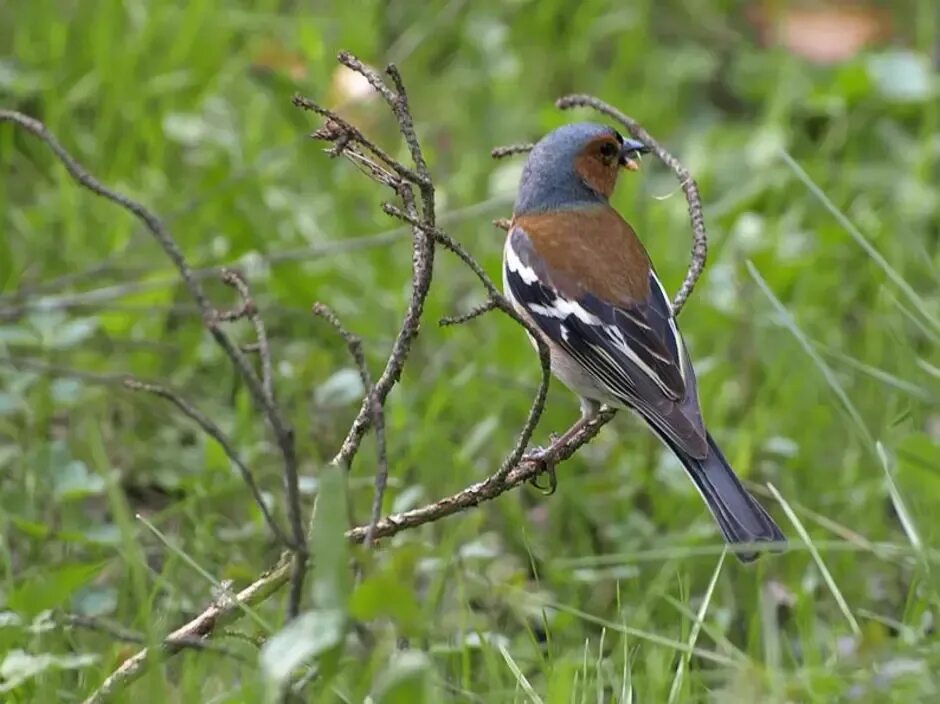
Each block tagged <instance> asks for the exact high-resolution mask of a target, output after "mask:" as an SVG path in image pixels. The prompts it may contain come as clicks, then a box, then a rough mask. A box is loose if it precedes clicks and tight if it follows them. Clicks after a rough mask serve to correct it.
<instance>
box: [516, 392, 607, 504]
mask: <svg viewBox="0 0 940 704" xmlns="http://www.w3.org/2000/svg"><path fill="white" fill-rule="evenodd" d="M598 410H600V404H599V403H597V401H592V400H591V399H586V398H582V399H581V417H580V418H579V419H578V420H577V421H576V422H575V423H574V425H572V426H571V427H570V428H568V430H566V431H565V432H564V433H562V435H561V437H558V436H556V435H555V434H554V433H553V434H552V436H551V444H550V445H549V446H548V447H535V448H532V449H531V450H530V451H529V452H527V453H525V455H523V456H522V459H524V460H528V461H530V462H539V463H541V464H542V465H544V466H545V472H546V473H547V474H548V486H542V485H541V484H539V483H538V481H537V480H536V478H535V477H533V478H532V485H533V486H534V487H535V488H537V489H541V490H542V492H543V493H544V494H545V495H546V496H551V495H552V494H554V493H555V489H556V487H557V486H558V478H557V477H556V476H555V465H556V464H557V463H558V451H559V450H560V449H561V448H562V447H564V446H565V445H567V444H568V441H569V440H571V438H573V437H574V436H575V435H577V434H578V433H579V432H581V430H582V429H583V428H584V426H586V425H587V424H588V423H590V422H591V421H592V420H594V419H595V418H597V412H598Z"/></svg>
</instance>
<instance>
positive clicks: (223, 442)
mask: <svg viewBox="0 0 940 704" xmlns="http://www.w3.org/2000/svg"><path fill="white" fill-rule="evenodd" d="M123 384H124V386H125V387H126V388H128V389H131V390H132V391H145V392H147V393H148V394H153V395H154V396H159V397H160V398H162V399H165V400H167V401H169V402H170V403H172V404H173V405H174V406H176V408H177V409H179V411H180V412H181V413H182V414H183V415H184V416H186V417H187V418H189V419H190V420H191V421H192V422H193V423H195V424H196V425H198V426H199V427H200V428H201V429H202V431H203V432H204V433H205V434H206V435H208V436H209V437H210V438H212V439H213V440H215V441H216V442H217V443H219V446H220V447H221V448H222V451H223V452H224V453H225V456H226V457H228V458H229V461H230V462H231V463H232V464H234V465H235V467H236V469H238V472H239V474H241V475H242V480H243V481H244V482H245V485H246V486H247V487H248V490H249V491H250V492H251V496H252V498H253V499H254V500H255V503H256V504H257V505H258V508H259V509H261V515H262V516H264V520H265V522H266V523H267V524H268V527H269V528H270V529H271V532H272V533H274V536H275V537H276V538H277V539H278V541H280V543H281V544H282V545H284V546H285V547H287V548H289V549H291V550H293V549H295V548H296V546H295V545H294V542H293V540H292V539H291V538H289V537H288V536H287V534H286V533H285V532H284V531H283V530H282V529H281V526H279V525H278V523H277V520H275V518H274V516H273V515H271V511H270V510H269V509H268V504H267V502H266V501H265V500H264V497H263V496H262V495H261V489H259V488H258V484H257V482H255V477H254V475H253V474H252V473H251V470H250V469H249V468H248V465H247V464H245V461H244V460H243V459H242V457H241V455H240V454H239V453H238V450H236V449H235V446H234V444H233V443H232V441H231V440H230V439H229V437H228V436H227V435H226V434H225V433H224V432H222V429H221V428H220V427H219V426H218V425H216V423H215V421H213V420H212V419H211V418H210V417H209V416H207V415H206V414H205V413H203V412H202V411H200V410H199V409H198V408H196V407H195V406H194V405H193V404H191V403H190V402H189V401H187V400H186V399H184V398H183V397H182V396H180V395H179V394H178V393H176V392H175V391H173V390H172V389H168V388H167V387H165V386H160V385H159V384H151V383H148V382H145V381H140V380H138V379H131V378H126V377H125V378H124V380H123Z"/></svg>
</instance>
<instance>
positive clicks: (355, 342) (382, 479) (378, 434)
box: [313, 303, 388, 548]
mask: <svg viewBox="0 0 940 704" xmlns="http://www.w3.org/2000/svg"><path fill="white" fill-rule="evenodd" d="M313 312H314V314H316V315H319V316H320V317H321V318H323V319H324V320H326V321H327V322H328V323H330V325H332V326H333V327H334V328H336V331H337V332H338V333H339V334H340V337H342V338H343V340H344V341H345V342H346V347H347V348H348V349H349V353H350V354H351V355H352V358H353V361H355V363H356V368H357V369H358V370H359V378H360V379H361V380H362V388H363V389H364V390H365V395H366V398H367V399H368V400H369V403H370V409H371V412H372V425H373V427H374V428H375V445H376V452H377V455H378V457H377V465H376V470H375V496H374V498H373V500H372V518H371V520H370V521H369V528H368V530H367V531H366V538H365V544H366V547H368V548H371V547H372V540H373V535H374V533H375V527H376V525H377V524H378V522H379V517H380V516H381V515H382V499H383V498H384V497H385V488H386V486H387V485H388V451H387V449H386V443H385V409H384V408H382V403H381V402H380V401H379V398H378V396H377V395H376V393H375V385H374V384H373V383H372V375H371V374H370V373H369V367H368V366H367V365H366V358H365V354H364V353H363V351H362V340H360V339H359V338H358V337H357V336H356V335H353V334H352V333H351V332H349V330H347V329H346V328H345V327H344V326H343V324H342V323H341V322H340V320H339V318H338V317H337V315H336V313H334V312H333V311H332V310H331V309H330V308H329V307H328V306H326V305H325V304H323V303H316V304H314V306H313Z"/></svg>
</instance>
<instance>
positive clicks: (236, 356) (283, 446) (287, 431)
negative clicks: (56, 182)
mask: <svg viewBox="0 0 940 704" xmlns="http://www.w3.org/2000/svg"><path fill="white" fill-rule="evenodd" d="M0 122H12V123H14V124H16V125H17V126H19V127H22V128H23V129H25V130H26V131H28V132H30V133H31V134H33V135H35V136H36V137H38V138H39V139H40V140H42V141H43V142H44V143H45V144H46V145H47V146H48V147H49V148H50V149H51V150H52V152H53V153H54V154H55V155H56V157H58V159H59V161H61V162H62V164H63V165H64V166H65V168H66V170H67V171H68V173H69V175H70V176H71V177H72V178H73V179H74V180H75V181H76V182H77V183H78V184H79V185H81V186H83V187H84V188H86V189H88V190H89V191H91V192H92V193H94V194H96V195H98V196H101V197H102V198H105V199H106V200H109V201H111V202H112V203H115V204H116V205H118V206H120V207H121V208H123V209H125V210H127V211H128V212H130V213H131V214H133V215H134V216H135V217H136V218H137V219H138V220H140V221H141V223H143V225H144V226H145V227H146V228H147V231H148V232H150V234H151V235H152V236H153V238H154V239H155V240H156V241H157V243H158V244H159V245H160V247H161V248H162V249H163V251H164V252H165V253H166V255H167V256H168V257H169V258H170V261H172V262H173V265H174V266H175V267H176V269H177V271H178V272H179V275H180V277H181V278H182V279H183V283H184V284H185V285H186V288H187V290H188V291H189V294H190V296H191V297H192V299H193V300H194V301H195V302H196V304H197V305H198V306H199V310H200V312H201V314H202V318H203V323H204V324H205V326H206V329H207V330H208V331H209V333H210V334H211V335H212V337H213V339H214V340H215V342H216V344H217V345H218V346H219V347H220V348H221V349H222V351H223V352H224V353H225V355H226V356H227V357H228V358H229V359H230V360H231V362H232V364H233V365H234V366H235V368H236V370H237V371H238V373H239V375H240V376H241V377H242V379H243V380H244V382H245V385H246V386H247V388H248V391H249V393H250V394H251V397H252V399H253V400H254V402H255V405H256V406H257V407H258V408H259V410H260V411H261V413H262V414H263V415H264V417H265V419H266V420H267V422H268V425H269V426H270V427H271V430H272V432H273V434H274V437H275V441H276V442H277V445H278V448H279V450H280V452H281V456H282V458H283V463H284V483H285V486H286V487H287V490H286V494H287V515H288V519H289V521H290V525H291V532H292V534H293V541H292V542H293V545H294V546H295V548H294V549H295V558H296V561H297V565H296V567H297V569H296V573H297V575H298V577H297V579H298V581H300V580H302V579H303V575H304V574H305V571H306V569H305V565H306V558H307V550H306V534H305V533H304V529H303V518H302V515H301V508H300V490H299V488H298V481H297V455H296V448H295V445H294V431H293V428H291V427H290V425H289V424H288V423H287V421H286V420H285V419H284V417H283V415H282V414H281V410H280V408H279V407H278V406H277V404H276V403H275V402H274V400H273V398H271V397H270V396H269V395H268V394H267V393H266V391H265V388H264V384H263V383H262V380H261V379H260V378H259V377H258V375H257V374H256V373H255V371H254V369H253V368H252V365H251V362H250V361H249V360H248V358H247V357H246V356H245V354H244V353H243V352H242V351H241V350H240V349H239V348H238V346H237V345H236V344H235V343H234V342H233V341H232V339H231V338H230V337H229V336H228V335H227V334H226V333H225V331H224V330H223V329H222V328H221V326H220V320H219V316H218V311H216V310H215V308H214V307H213V305H212V303H211V302H210V300H209V298H208V296H207V295H206V293H205V290H204V289H203V287H202V284H201V283H200V280H199V278H198V277H197V276H196V275H195V274H194V272H193V269H192V267H190V265H189V262H187V260H186V257H185V256H184V255H183V252H182V250H181V249H180V247H179V245H178V244H177V243H176V240H175V239H174V238H173V236H172V235H171V234H170V231H169V230H168V229H167V228H166V226H165V225H164V224H163V222H162V221H161V220H160V218H158V217H157V216H156V215H154V214H153V213H152V212H150V210H148V209H147V208H145V207H144V206H143V205H141V204H140V203H138V202H137V201H136V200H134V199H133V198H130V197H128V196H125V195H124V194H122V193H118V192H117V191H114V190H112V189H110V188H108V187H107V186H105V185H104V184H103V183H101V182H100V181H98V179H96V178H95V177H94V176H92V175H91V174H90V173H89V172H88V171H87V170H86V169H85V168H84V167H83V166H82V165H81V164H79V163H78V162H77V161H76V160H75V159H74V158H73V157H72V156H71V154H69V153H68V151H66V149H65V148H64V147H63V146H62V145H61V144H60V143H59V141H58V140H57V139H56V137H55V135H53V134H52V133H51V132H49V130H47V129H46V127H45V125H43V124H42V123H41V122H40V121H38V120H36V119H34V118H32V117H29V116H27V115H23V114H22V113H19V112H15V111H12V110H0ZM296 591H297V593H298V594H299V593H300V591H301V589H300V585H299V584H298V585H297V588H296ZM288 609H289V615H290V616H291V617H293V616H295V615H296V614H297V612H298V610H299V603H294V601H293V600H291V601H290V602H289V604H288Z"/></svg>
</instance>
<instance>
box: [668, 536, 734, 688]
mask: <svg viewBox="0 0 940 704" xmlns="http://www.w3.org/2000/svg"><path fill="white" fill-rule="evenodd" d="M727 554H728V551H727V550H725V551H724V552H722V553H721V556H720V557H719V558H718V564H717V565H715V571H714V572H713V573H712V578H711V581H710V582H709V583H708V589H706V590H705V596H704V598H703V599H702V605H701V606H699V609H698V613H697V614H696V615H695V622H694V623H693V624H692V630H691V631H690V632H689V640H688V641H687V642H688V646H689V650H688V651H687V652H685V653H684V654H683V656H682V657H681V658H680V659H679V664H678V665H677V666H676V676H675V677H674V678H673V680H672V687H671V689H670V690H669V699H668V704H675V702H678V701H679V692H680V691H681V690H682V679H683V677H685V671H686V669H687V668H688V666H689V660H690V659H691V651H692V650H693V649H694V648H695V643H696V641H698V634H699V631H701V630H702V622H703V621H704V620H705V614H706V613H707V612H708V605H709V604H710V603H711V601H712V594H714V593H715V585H716V584H718V575H720V574H721V567H722V565H724V564H725V555H727Z"/></svg>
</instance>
